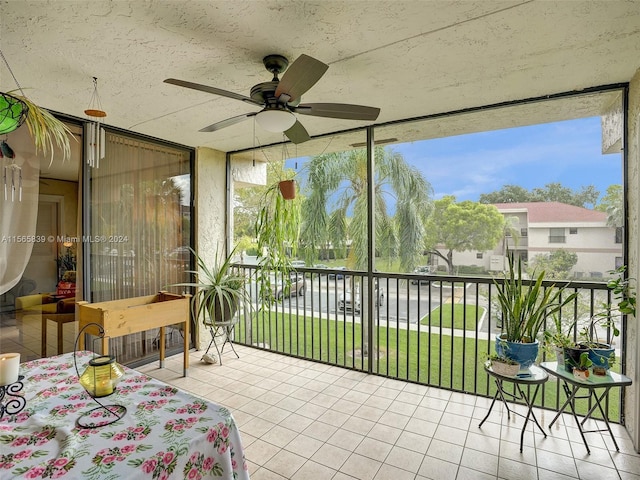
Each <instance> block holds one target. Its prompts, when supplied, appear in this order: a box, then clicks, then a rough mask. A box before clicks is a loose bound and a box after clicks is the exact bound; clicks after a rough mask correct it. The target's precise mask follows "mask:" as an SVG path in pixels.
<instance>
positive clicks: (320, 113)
mask: <svg viewBox="0 0 640 480" xmlns="http://www.w3.org/2000/svg"><path fill="white" fill-rule="evenodd" d="M291 110H293V111H294V112H296V113H301V114H302V115H313V116H315V117H328V118H345V119H347V120H376V119H377V118H378V115H380V109H379V108H375V107H365V106H363V105H350V104H348V103H305V104H300V105H298V106H297V107H292V108H291Z"/></svg>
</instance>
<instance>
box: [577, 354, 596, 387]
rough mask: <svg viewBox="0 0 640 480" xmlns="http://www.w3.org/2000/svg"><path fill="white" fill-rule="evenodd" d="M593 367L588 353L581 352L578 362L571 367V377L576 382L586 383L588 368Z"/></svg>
mask: <svg viewBox="0 0 640 480" xmlns="http://www.w3.org/2000/svg"><path fill="white" fill-rule="evenodd" d="M592 365H593V362H592V361H591V359H590V358H589V352H588V351H587V352H582V353H581V354H580V362H579V363H578V365H576V366H575V367H573V376H574V377H575V378H577V379H578V380H582V381H586V380H588V379H589V368H590V367H591V366H592Z"/></svg>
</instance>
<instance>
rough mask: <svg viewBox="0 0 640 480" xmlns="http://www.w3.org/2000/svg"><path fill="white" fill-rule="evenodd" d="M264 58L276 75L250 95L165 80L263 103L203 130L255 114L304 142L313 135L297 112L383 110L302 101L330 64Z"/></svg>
mask: <svg viewBox="0 0 640 480" xmlns="http://www.w3.org/2000/svg"><path fill="white" fill-rule="evenodd" d="M262 62H263V63H264V66H265V68H266V69H267V70H268V71H269V72H271V73H272V74H273V79H272V80H271V81H270V82H263V83H259V84H257V85H255V86H254V87H253V88H251V93H250V95H251V96H250V97H246V96H244V95H240V94H237V93H233V92H229V91H227V90H222V89H219V88H215V87H209V86H207V85H201V84H198V83H193V82H187V81H185V80H178V79H175V78H167V79H166V80H165V81H164V82H165V83H170V84H172V85H178V86H180V87H186V88H192V89H194V90H200V91H201V92H207V93H213V94H214V95H221V96H223V97H227V98H233V99H235V100H241V101H243V102H246V103H249V104H251V105H255V106H257V107H262V110H260V111H259V112H251V113H245V114H242V115H238V116H237V117H231V118H227V119H226V120H222V121H220V122H216V123H214V124H213V125H209V126H208V127H205V128H203V129H202V130H200V131H201V132H215V131H217V130H220V129H222V128H225V127H229V126H231V125H235V124H236V123H239V122H242V121H243V120H246V119H247V118H250V117H253V116H255V117H256V120H257V122H258V124H259V125H260V126H261V127H262V128H264V129H265V130H268V131H270V132H284V134H285V135H286V136H287V138H289V140H291V141H292V142H293V143H302V142H306V141H307V140H309V139H310V138H311V137H309V133H308V132H307V130H306V129H305V128H304V127H303V126H302V124H301V123H300V122H299V121H298V119H297V118H296V116H295V115H294V113H298V114H301V115H312V116H315V117H328V118H341V119H347V120H375V119H377V118H378V115H379V114H380V109H379V108H375V107H365V106H362V105H350V104H344V103H306V104H303V103H300V100H301V96H302V94H304V93H305V92H307V91H308V90H309V89H310V88H311V87H313V86H314V85H315V84H316V82H317V81H318V80H320V78H321V77H322V76H323V75H324V74H325V72H326V71H327V69H328V68H329V66H328V65H326V64H324V63H322V62H321V61H320V60H316V59H315V58H312V57H310V56H308V55H300V56H299V57H298V58H297V59H296V60H295V61H294V62H293V63H292V64H291V66H290V67H289V68H288V69H287V67H288V66H289V60H287V59H286V58H285V57H283V56H282V55H267V56H266V57H264V58H263V59H262ZM285 70H286V72H285ZM282 72H285V73H284V74H283V75H282V79H278V75H279V74H281V73H282Z"/></svg>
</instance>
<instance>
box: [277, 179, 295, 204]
mask: <svg viewBox="0 0 640 480" xmlns="http://www.w3.org/2000/svg"><path fill="white" fill-rule="evenodd" d="M278 187H280V193H281V194H282V198H284V199H285V200H293V199H294V198H296V181H295V180H282V181H281V182H280V183H279V184H278Z"/></svg>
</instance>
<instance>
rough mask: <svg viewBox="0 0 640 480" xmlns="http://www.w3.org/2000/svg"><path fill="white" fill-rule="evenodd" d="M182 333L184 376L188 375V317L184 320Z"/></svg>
mask: <svg viewBox="0 0 640 480" xmlns="http://www.w3.org/2000/svg"><path fill="white" fill-rule="evenodd" d="M182 333H184V361H183V363H184V365H183V369H184V372H183V375H184V376H185V377H188V376H189V337H190V335H189V319H188V318H187V320H185V322H184V328H183V332H182Z"/></svg>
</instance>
